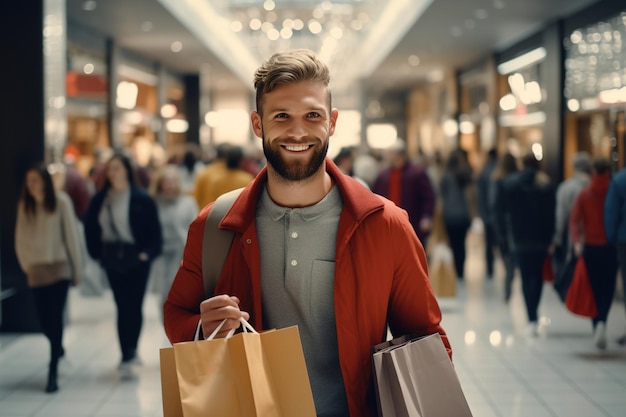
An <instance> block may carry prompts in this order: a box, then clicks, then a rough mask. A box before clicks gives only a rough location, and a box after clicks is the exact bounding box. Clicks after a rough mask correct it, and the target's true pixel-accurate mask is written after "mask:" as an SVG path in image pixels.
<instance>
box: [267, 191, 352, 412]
mask: <svg viewBox="0 0 626 417" xmlns="http://www.w3.org/2000/svg"><path fill="white" fill-rule="evenodd" d="M342 207H343V200H342V198H341V193H340V192H339V189H338V188H337V187H333V188H332V189H331V191H330V192H329V193H328V194H327V195H326V196H325V197H324V198H323V199H322V200H321V201H320V202H319V203H317V204H315V205H313V206H310V207H303V208H287V207H281V206H279V205H277V204H276V203H274V202H273V201H272V199H271V198H270V196H269V194H268V193H267V189H265V188H264V189H263V192H262V194H261V198H260V199H259V203H258V206H257V211H256V225H257V233H258V236H259V246H260V250H261V291H262V297H263V320H264V323H263V327H264V328H266V329H271V328H277V329H278V328H284V327H288V326H293V325H297V326H298V330H299V332H300V338H301V340H302V348H303V351H304V357H305V360H306V364H307V370H308V373H309V379H310V381H311V389H312V390H313V398H314V400H315V408H316V410H317V415H318V417H322V416H323V417H330V416H333V417H335V416H337V417H339V416H347V415H349V413H348V405H347V400H346V393H345V388H344V385H343V378H342V376H341V370H340V368H339V354H338V350H337V330H336V326H335V308H334V302H333V301H334V296H333V289H334V276H335V240H336V237H337V226H338V225H339V217H340V215H341V210H342Z"/></svg>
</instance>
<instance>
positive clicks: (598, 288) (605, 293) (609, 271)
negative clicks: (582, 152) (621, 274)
mask: <svg viewBox="0 0 626 417" xmlns="http://www.w3.org/2000/svg"><path fill="white" fill-rule="evenodd" d="M610 182H611V164H610V162H609V161H608V160H607V159H606V158H597V159H595V160H594V161H593V176H592V177H591V184H589V186H588V187H586V188H584V189H583V190H582V191H581V192H580V194H578V197H577V198H576V202H575V203H574V207H573V209H572V214H571V216H570V224H569V227H570V236H571V237H572V242H573V243H574V252H575V253H576V256H582V257H583V259H584V260H585V266H586V267H587V273H588V275H589V282H590V284H591V288H592V290H593V295H594V298H595V301H596V308H597V310H598V315H597V316H596V317H594V318H593V319H592V325H593V329H594V341H595V344H596V346H597V347H598V348H599V349H605V348H606V319H607V317H608V315H609V310H610V308H611V303H612V302H613V295H614V293H615V284H616V281H617V255H616V252H615V246H614V245H613V244H611V243H609V242H608V241H607V239H606V234H605V232H604V201H605V198H606V194H607V191H608V189H609V184H610Z"/></svg>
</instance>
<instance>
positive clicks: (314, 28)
mask: <svg viewBox="0 0 626 417" xmlns="http://www.w3.org/2000/svg"><path fill="white" fill-rule="evenodd" d="M309 30H310V31H311V33H312V34H314V35H317V34H318V33H320V32H321V31H322V24H321V23H320V22H318V21H317V20H309Z"/></svg>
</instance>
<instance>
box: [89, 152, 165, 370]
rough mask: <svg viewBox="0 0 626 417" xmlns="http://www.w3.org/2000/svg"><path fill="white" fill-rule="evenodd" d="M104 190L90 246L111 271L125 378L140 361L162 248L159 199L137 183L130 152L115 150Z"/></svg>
mask: <svg viewBox="0 0 626 417" xmlns="http://www.w3.org/2000/svg"><path fill="white" fill-rule="evenodd" d="M105 172H106V181H105V185H104V187H103V189H102V190H101V191H99V192H98V193H96V194H95V195H94V197H93V198H92V200H91V202H90V204H89V209H88V210H87V214H86V216H85V235H86V239H87V249H88V250H89V254H90V255H91V257H92V258H94V259H97V260H99V261H100V264H101V265H102V266H103V268H104V270H105V271H106V274H107V278H108V280H109V285H110V286H111V290H112V291H113V297H114V299H115V304H116V307H117V332H118V337H119V343H120V349H121V353H122V361H121V363H120V366H119V369H120V372H121V376H122V378H129V377H131V376H132V369H131V365H132V364H137V363H139V360H138V358H137V344H138V341H139V334H140V332H141V326H142V324H143V314H142V307H143V299H144V296H145V293H146V285H147V282H148V275H149V273H150V264H151V262H152V261H153V260H154V258H155V257H157V256H158V255H159V254H160V253H161V244H162V243H161V224H160V222H159V217H158V214H157V208H156V204H155V203H154V200H153V199H152V198H151V197H150V195H149V194H148V193H147V192H146V191H145V190H143V189H141V188H140V187H139V186H137V185H136V182H135V177H134V170H133V167H132V164H131V161H130V160H129V158H128V157H126V156H125V155H122V154H115V155H113V156H112V157H111V158H110V159H109V160H108V162H107V163H106V168H105Z"/></svg>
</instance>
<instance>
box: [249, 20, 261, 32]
mask: <svg viewBox="0 0 626 417" xmlns="http://www.w3.org/2000/svg"><path fill="white" fill-rule="evenodd" d="M261 25H262V23H261V21H260V20H259V19H256V18H255V19H252V20H251V21H250V29H252V30H259V29H261Z"/></svg>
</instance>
